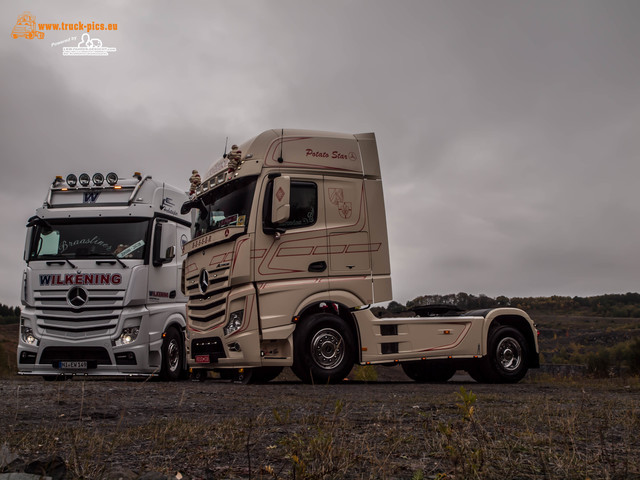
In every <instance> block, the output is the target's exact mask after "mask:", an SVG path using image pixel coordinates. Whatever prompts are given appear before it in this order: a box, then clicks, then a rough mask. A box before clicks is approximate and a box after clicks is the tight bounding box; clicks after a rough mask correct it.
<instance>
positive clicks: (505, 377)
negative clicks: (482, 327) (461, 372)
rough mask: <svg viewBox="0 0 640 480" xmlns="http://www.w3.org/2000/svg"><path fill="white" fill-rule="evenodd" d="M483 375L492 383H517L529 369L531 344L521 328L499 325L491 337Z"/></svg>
mask: <svg viewBox="0 0 640 480" xmlns="http://www.w3.org/2000/svg"><path fill="white" fill-rule="evenodd" d="M484 367H486V370H485V369H483V371H482V374H481V377H482V378H485V379H486V380H488V381H490V382H492V383H516V382H519V381H520V380H522V378H524V376H525V375H526V373H527V370H529V345H528V344H527V341H526V339H525V338H524V336H523V335H522V333H520V331H519V330H517V329H515V328H513V327H509V326H502V327H498V328H497V329H496V330H495V331H494V332H493V334H492V335H491V338H490V339H489V351H488V356H487V359H486V362H485V365H484Z"/></svg>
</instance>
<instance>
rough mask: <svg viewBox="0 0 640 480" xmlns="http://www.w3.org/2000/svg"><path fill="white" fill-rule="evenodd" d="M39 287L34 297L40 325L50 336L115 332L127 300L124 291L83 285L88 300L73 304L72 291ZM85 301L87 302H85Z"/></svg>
mask: <svg viewBox="0 0 640 480" xmlns="http://www.w3.org/2000/svg"><path fill="white" fill-rule="evenodd" d="M72 288H74V287H71V288H63V289H55V290H52V289H47V290H36V291H35V292H34V300H35V307H36V317H37V324H38V327H39V328H40V329H42V330H44V331H45V333H47V334H48V335H53V336H61V337H73V338H85V337H89V336H97V335H107V334H113V333H115V329H116V327H117V324H118V318H119V316H120V312H121V310H122V307H123V303H124V295H125V291H124V290H113V289H97V288H89V287H88V286H85V287H83V289H84V291H85V293H86V299H85V298H84V297H82V298H80V300H78V302H77V303H81V302H82V304H81V305H80V306H75V307H74V306H72V305H71V302H70V299H69V297H70V293H73V292H70V290H71V289H72ZM83 300H84V302H83Z"/></svg>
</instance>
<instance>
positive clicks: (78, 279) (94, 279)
mask: <svg viewBox="0 0 640 480" xmlns="http://www.w3.org/2000/svg"><path fill="white" fill-rule="evenodd" d="M121 283H122V275H120V274H119V273H66V274H60V273H57V274H56V273H54V274H46V275H40V286H41V287H42V286H55V285H120V284H121Z"/></svg>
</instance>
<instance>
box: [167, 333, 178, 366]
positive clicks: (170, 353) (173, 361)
mask: <svg viewBox="0 0 640 480" xmlns="http://www.w3.org/2000/svg"><path fill="white" fill-rule="evenodd" d="M167 359H168V360H169V370H171V371H172V372H175V371H176V370H177V368H178V364H179V363H180V348H179V347H178V342H177V341H176V340H175V339H174V340H171V342H169V346H168V347H167Z"/></svg>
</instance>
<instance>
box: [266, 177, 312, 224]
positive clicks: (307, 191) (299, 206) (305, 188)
mask: <svg viewBox="0 0 640 480" xmlns="http://www.w3.org/2000/svg"><path fill="white" fill-rule="evenodd" d="M272 192H273V181H271V182H269V183H268V185H267V189H266V192H265V201H264V206H263V211H262V218H263V225H264V228H265V229H268V228H274V225H273V224H272V223H271V221H270V220H271V219H270V215H271V197H272ZM290 203H291V213H290V216H289V220H287V221H286V222H284V223H281V224H279V225H278V227H279V228H285V229H292V228H303V227H309V226H311V225H313V224H315V223H316V221H317V219H318V186H317V185H316V184H315V183H314V182H303V181H298V180H292V181H291V197H290Z"/></svg>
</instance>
